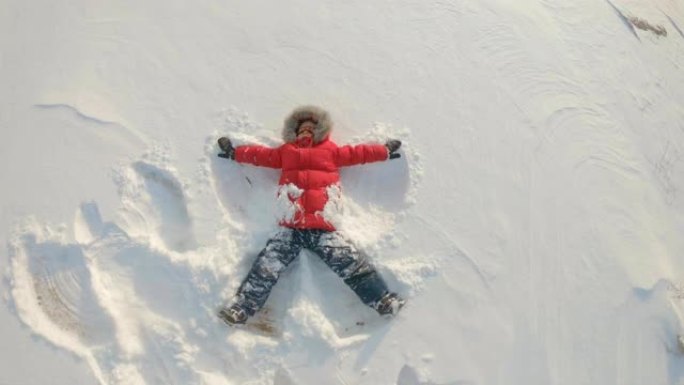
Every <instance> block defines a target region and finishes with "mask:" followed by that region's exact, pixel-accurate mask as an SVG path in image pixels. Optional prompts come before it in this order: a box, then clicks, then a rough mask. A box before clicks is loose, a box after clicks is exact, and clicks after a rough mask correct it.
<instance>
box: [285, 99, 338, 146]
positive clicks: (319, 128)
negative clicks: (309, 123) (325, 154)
mask: <svg viewBox="0 0 684 385" xmlns="http://www.w3.org/2000/svg"><path fill="white" fill-rule="evenodd" d="M309 119H310V120H313V121H314V122H316V127H315V128H314V136H313V141H314V143H315V144H318V143H320V142H322V141H323V140H325V138H327V137H328V136H329V135H330V132H331V131H332V126H333V123H332V120H331V119H330V114H329V113H328V111H326V110H324V109H322V108H320V107H316V106H301V107H297V108H295V109H294V111H292V112H291V113H290V115H289V116H288V117H287V118H285V124H284V126H283V140H284V141H285V142H286V143H293V142H294V141H295V140H297V127H299V122H301V121H303V120H309Z"/></svg>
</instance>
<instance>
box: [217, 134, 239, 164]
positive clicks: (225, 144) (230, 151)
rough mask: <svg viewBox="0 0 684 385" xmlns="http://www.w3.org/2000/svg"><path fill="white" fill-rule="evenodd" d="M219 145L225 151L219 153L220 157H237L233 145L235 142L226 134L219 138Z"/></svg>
mask: <svg viewBox="0 0 684 385" xmlns="http://www.w3.org/2000/svg"><path fill="white" fill-rule="evenodd" d="M218 146H219V148H220V149H221V151H223V153H222V154H218V156H219V157H221V158H226V159H235V148H234V147H233V144H232V143H231V142H230V139H228V138H226V137H225V136H222V137H220V138H219V139H218Z"/></svg>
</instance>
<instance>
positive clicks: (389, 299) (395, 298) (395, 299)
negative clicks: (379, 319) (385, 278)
mask: <svg viewBox="0 0 684 385" xmlns="http://www.w3.org/2000/svg"><path fill="white" fill-rule="evenodd" d="M404 304H406V300H405V299H403V298H401V297H399V295H398V294H397V293H387V294H385V295H384V296H383V297H382V298H380V300H379V301H378V302H376V304H375V310H376V311H377V312H378V313H380V315H395V314H397V313H398V312H399V310H400V309H401V308H402V307H404Z"/></svg>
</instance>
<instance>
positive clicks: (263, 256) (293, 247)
mask: <svg viewBox="0 0 684 385" xmlns="http://www.w3.org/2000/svg"><path fill="white" fill-rule="evenodd" d="M295 238H296V236H295V232H294V231H293V230H291V229H286V230H283V231H281V232H279V233H278V234H276V235H275V236H274V237H273V238H271V239H270V240H269V241H268V243H266V247H264V249H263V250H261V252H260V253H259V256H258V257H257V259H256V261H254V264H253V265H252V268H251V269H250V271H249V273H248V274H247V277H246V278H245V280H244V281H242V284H241V285H240V288H239V289H238V291H237V294H236V298H237V299H236V301H235V303H234V304H233V306H235V305H237V306H239V307H240V308H242V309H243V310H244V311H245V312H246V313H247V315H249V316H252V315H254V313H256V312H257V311H259V309H261V308H262V307H263V306H264V303H266V299H267V298H268V296H269V294H270V293H271V289H273V286H275V284H276V282H278V278H279V277H280V274H281V273H282V272H283V271H284V270H285V268H286V267H287V266H288V265H289V264H290V263H292V261H294V260H295V258H297V255H299V252H300V251H301V249H302V245H301V242H298V241H297V240H296V239H295Z"/></svg>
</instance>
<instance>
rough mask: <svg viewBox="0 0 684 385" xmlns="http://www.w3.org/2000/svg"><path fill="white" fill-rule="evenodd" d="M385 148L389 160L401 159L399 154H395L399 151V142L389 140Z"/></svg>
mask: <svg viewBox="0 0 684 385" xmlns="http://www.w3.org/2000/svg"><path fill="white" fill-rule="evenodd" d="M385 147H387V151H388V152H389V159H397V158H401V154H397V152H396V151H397V150H399V147H401V140H397V139H390V140H388V141H387V143H385Z"/></svg>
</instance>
